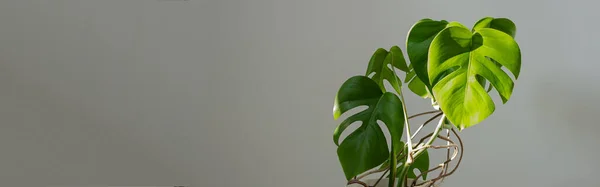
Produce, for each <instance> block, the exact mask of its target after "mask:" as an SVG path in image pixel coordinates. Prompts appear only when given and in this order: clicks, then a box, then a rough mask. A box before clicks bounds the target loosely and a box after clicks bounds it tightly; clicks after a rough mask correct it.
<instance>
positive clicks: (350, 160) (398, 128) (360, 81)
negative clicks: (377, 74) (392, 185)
mask: <svg viewBox="0 0 600 187" xmlns="http://www.w3.org/2000/svg"><path fill="white" fill-rule="evenodd" d="M359 106H368V108H367V109H365V110H363V111H360V112H358V113H356V114H354V115H352V116H350V117H348V118H346V119H345V120H344V121H343V122H342V123H341V124H340V125H339V126H338V127H337V128H336V130H335V131H334V135H333V137H334V142H335V143H336V145H338V141H339V138H340V135H341V134H342V132H343V131H344V130H345V129H346V128H347V127H348V126H349V125H350V124H352V123H354V122H362V124H361V125H360V127H358V129H356V130H355V131H354V132H352V133H351V134H350V135H348V137H346V138H345V139H344V140H343V141H342V143H341V144H339V147H338V150H337V153H338V158H339V160H340V163H341V165H342V169H343V170H344V174H345V175H346V179H350V178H352V177H354V176H356V175H358V174H360V173H363V172H365V171H368V170H369V169H372V168H374V167H376V166H378V165H380V164H382V163H383V162H384V161H385V160H386V159H388V158H389V156H390V153H389V151H388V148H387V142H386V139H385V136H384V134H383V132H382V130H381V128H380V127H379V124H377V121H382V122H383V123H384V124H385V125H386V127H387V128H388V130H389V132H390V135H391V138H392V147H401V146H400V145H401V142H400V139H401V138H402V132H403V131H402V130H403V126H404V115H403V114H404V112H403V111H402V107H401V106H402V102H401V101H400V99H399V98H398V97H397V96H396V95H394V94H393V93H390V92H386V93H383V92H382V91H381V89H380V88H379V85H378V84H377V83H376V82H375V81H373V80H372V79H370V78H368V77H366V76H354V77H352V78H350V79H348V80H347V81H346V82H344V84H342V86H341V88H340V90H339V91H338V94H337V95H336V99H335V103H334V108H333V117H334V119H338V118H339V117H340V115H342V114H343V113H345V112H347V111H348V110H351V109H353V108H356V107H359ZM394 152H396V151H394Z"/></svg>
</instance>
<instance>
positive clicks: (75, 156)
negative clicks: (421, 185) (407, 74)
mask: <svg viewBox="0 0 600 187" xmlns="http://www.w3.org/2000/svg"><path fill="white" fill-rule="evenodd" d="M596 7H598V3H596V2H593V1H583V0H573V1H564V0H562V1H559V0H545V1H541V0H540V1H521V0H503V1H497V0H327V1H325V0H187V1H166V0H3V1H0V88H1V89H0V151H1V154H0V186H14V187H17V186H23V187H32V186H61V185H63V186H77V185H81V186H93V185H111V186H169V185H170V186H172V185H185V186H190V187H200V186H218V187H233V186H256V187H280V186H285V187H304V186H323V187H339V186H344V183H345V182H344V177H343V172H342V170H341V167H340V165H339V162H338V160H337V156H336V147H335V145H334V143H333V141H332V132H333V130H334V128H335V126H336V125H337V124H338V123H339V121H334V120H333V117H332V107H333V98H334V95H335V92H336V91H337V89H338V88H339V86H340V85H341V83H342V82H343V81H344V80H346V79H347V78H349V77H350V76H353V75H359V74H363V73H364V70H365V68H366V66H367V62H368V60H369V58H370V55H371V54H372V52H373V51H374V50H375V49H376V48H379V47H383V48H389V47H391V46H392V45H399V46H401V47H402V48H403V49H404V48H405V47H404V41H405V39H406V33H407V32H408V30H409V29H410V27H411V26H412V24H413V23H414V22H416V21H418V20H419V19H421V18H432V19H447V20H454V21H460V22H462V23H464V24H465V25H466V26H468V27H470V26H472V25H473V23H474V22H475V21H477V20H478V19H479V18H482V17H484V16H493V17H508V18H510V19H512V20H513V21H514V22H515V23H516V25H517V38H516V39H517V42H519V44H520V47H521V51H522V54H523V56H522V63H523V64H522V70H521V76H520V77H519V80H518V81H517V83H516V87H515V91H514V93H513V96H512V98H511V100H510V101H509V102H508V103H507V104H506V105H499V106H497V109H496V112H495V113H494V114H493V115H492V116H491V117H489V118H488V119H487V120H485V121H484V122H483V123H482V124H479V125H477V126H475V127H473V128H469V129H467V130H465V131H463V132H462V136H463V139H464V140H465V156H464V160H463V162H462V164H461V167H460V168H459V170H458V173H456V174H454V175H453V176H452V177H450V178H449V179H447V180H446V182H445V183H444V185H443V186H444V187H463V186H473V187H475V186H486V187H504V186H531V187H534V186H535V187H538V186H539V187H564V186H598V185H600V182H599V181H598V179H597V176H596V175H597V174H595V173H596V171H597V168H599V167H600V162H599V161H598V159H597V155H599V154H600V150H599V149H598V148H597V147H598V146H597V144H598V143H599V142H600V137H598V136H597V135H596V134H597V132H599V131H600V126H599V125H597V123H596V119H597V116H595V115H598V112H599V111H600V105H598V100H597V96H598V95H599V94H600V85H599V84H598V82H597V80H598V79H599V78H600V74H598V73H597V71H598V69H599V68H600V65H598V63H596V61H597V54H598V50H600V38H599V37H598V36H597V34H596V31H597V30H599V29H600V25H598V24H594V22H593V21H594V20H595V19H596V18H598V17H600V12H598V11H597V8H596ZM407 95H410V96H408V97H407V100H408V108H409V111H408V112H409V114H415V113H417V112H420V111H426V110H429V101H427V100H423V99H419V98H417V97H416V96H414V95H412V94H408V92H407Z"/></svg>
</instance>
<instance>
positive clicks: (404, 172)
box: [398, 114, 446, 186]
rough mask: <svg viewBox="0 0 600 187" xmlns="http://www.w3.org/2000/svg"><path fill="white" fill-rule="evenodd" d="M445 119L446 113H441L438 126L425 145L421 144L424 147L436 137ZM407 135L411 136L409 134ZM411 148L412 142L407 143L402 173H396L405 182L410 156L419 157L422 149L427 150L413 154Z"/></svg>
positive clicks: (429, 144)
mask: <svg viewBox="0 0 600 187" xmlns="http://www.w3.org/2000/svg"><path fill="white" fill-rule="evenodd" d="M445 119H446V115H445V114H442V118H441V119H440V122H439V123H438V126H437V127H436V128H435V131H434V132H433V133H431V137H430V138H429V140H428V141H427V143H425V145H423V146H425V147H429V146H431V144H432V143H433V142H434V140H435V139H436V138H437V137H438V134H439V133H440V131H441V130H442V127H443V126H444V120H445ZM409 137H411V136H410V135H409ZM408 140H410V138H408ZM412 148H413V147H412V144H409V146H408V150H409V151H408V152H407V158H406V160H407V161H406V162H404V164H403V165H402V173H400V175H398V177H401V179H402V180H401V181H400V182H402V181H404V182H406V181H405V180H406V174H407V173H408V168H409V167H410V165H411V164H412V162H409V161H408V160H409V159H411V158H413V157H419V156H420V155H421V154H422V153H423V151H425V150H427V149H426V148H425V149H419V150H418V151H417V152H416V153H414V155H413V152H412ZM411 161H412V160H411ZM404 186H406V184H405V185H404Z"/></svg>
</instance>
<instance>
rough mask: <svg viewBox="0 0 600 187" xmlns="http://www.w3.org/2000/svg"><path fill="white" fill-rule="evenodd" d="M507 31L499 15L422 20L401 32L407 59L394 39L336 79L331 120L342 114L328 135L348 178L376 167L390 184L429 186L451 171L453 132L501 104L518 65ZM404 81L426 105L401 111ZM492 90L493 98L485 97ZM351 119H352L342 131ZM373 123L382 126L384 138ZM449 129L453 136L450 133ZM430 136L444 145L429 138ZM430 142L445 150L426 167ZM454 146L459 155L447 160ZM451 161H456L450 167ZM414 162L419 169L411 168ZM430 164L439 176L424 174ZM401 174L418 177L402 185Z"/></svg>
mask: <svg viewBox="0 0 600 187" xmlns="http://www.w3.org/2000/svg"><path fill="white" fill-rule="evenodd" d="M515 34H516V27H515V24H514V23H513V22H512V21H511V20H509V19H507V18H493V17H485V18H482V19H480V20H479V21H477V22H476V23H475V24H474V26H473V28H471V29H469V28H467V27H466V26H464V25H462V24H461V23H459V22H455V21H452V22H448V21H445V20H433V19H422V20H420V21H418V22H416V23H415V24H414V25H413V26H412V28H411V29H410V31H409V33H408V36H407V40H406V51H407V54H408V59H405V57H404V54H403V52H402V50H401V48H400V47H398V46H393V47H391V48H388V49H384V48H379V49H377V50H375V52H374V53H373V55H372V56H371V58H370V61H369V63H368V66H367V71H366V73H365V74H364V75H356V76H353V77H350V78H349V79H348V80H346V81H345V82H343V84H342V85H341V87H340V88H339V91H338V92H337V95H336V96H335V102H334V107H333V116H334V119H336V120H338V119H339V118H341V115H343V114H344V116H345V117H344V119H343V120H341V123H340V124H339V125H338V126H337V128H336V129H335V131H334V133H333V139H334V143H335V144H336V145H337V146H338V148H337V154H338V158H339V161H340V164H341V166H342V170H343V172H344V174H345V177H346V179H347V180H348V183H356V184H362V185H363V186H368V185H367V184H365V183H364V182H362V181H361V179H362V178H364V177H365V176H368V175H371V174H380V177H379V178H380V179H381V178H384V177H385V178H386V179H388V180H387V181H389V184H388V186H390V187H392V186H400V187H404V186H415V185H434V184H436V182H440V181H441V180H443V179H444V178H445V177H447V176H448V175H450V174H452V173H453V172H454V171H455V170H456V168H457V167H458V164H459V163H460V160H461V159H462V150H463V148H462V140H461V139H460V137H459V133H458V132H460V131H462V130H464V129H466V128H469V127H472V126H473V125H477V124H479V123H481V122H482V121H484V120H485V119H486V118H487V117H489V116H490V115H491V114H492V113H493V112H494V110H495V107H496V104H497V103H502V104H504V103H506V102H507V101H508V100H509V99H510V97H511V95H512V91H513V88H514V81H515V80H516V79H517V78H518V77H519V73H520V67H521V52H520V49H519V46H518V44H517V42H516V41H515V39H514V38H515ZM407 61H408V62H410V63H407ZM401 75H404V76H403V78H401V77H400V76H401ZM403 80H404V81H403ZM385 82H387V83H389V85H390V86H391V89H388V88H387V87H386V86H385ZM404 86H407V87H408V88H409V90H410V91H411V92H413V93H414V94H416V95H418V96H420V97H422V98H425V99H429V100H431V103H432V107H433V109H434V110H433V111H428V112H423V113H418V114H415V115H412V116H409V115H408V113H407V108H406V105H405V102H404V95H403V94H404V93H403V91H402V87H404ZM494 92H496V93H498V95H499V97H500V99H501V102H497V103H495V102H494V101H493V100H492V97H491V95H490V94H494ZM364 106H366V108H365V107H364ZM359 107H360V108H359ZM353 109H355V110H353ZM350 110H353V111H358V112H355V113H354V112H353V113H349V112H348V111H350ZM345 113H348V114H345ZM427 115H430V116H431V117H430V118H429V119H428V120H427V121H426V122H425V123H423V124H420V126H418V129H417V130H416V131H411V128H414V127H417V126H411V124H410V119H411V118H415V117H419V116H427ZM438 118H439V121H438V123H437V126H436V127H435V129H434V130H433V132H431V133H429V134H427V135H425V136H424V137H423V138H422V139H421V140H419V141H417V140H416V139H414V138H415V134H417V133H419V131H420V130H421V128H422V127H423V126H425V125H427V124H428V123H430V122H432V121H434V120H435V119H438ZM353 123H359V124H360V125H359V126H358V128H356V129H355V130H352V131H351V132H350V133H349V135H348V136H346V137H344V138H342V137H341V134H342V133H343V132H345V131H348V127H349V126H350V125H351V124H353ZM380 124H381V125H384V126H385V127H386V128H385V129H387V131H389V135H390V136H389V138H390V141H389V142H390V145H388V142H387V139H386V136H385V135H384V134H385V133H384V130H383V129H382V128H381V127H382V126H380ZM442 131H446V135H445V136H444V135H443V133H442ZM457 131H458V132H457ZM451 132H452V134H453V137H454V138H457V139H458V141H456V140H452V139H451V138H450V133H451ZM436 140H438V141H443V142H445V143H446V144H445V145H434V144H433V143H434V142H435V141H436ZM388 147H389V148H388ZM432 149H441V150H446V151H447V152H448V153H447V155H448V156H447V157H448V160H446V161H444V162H442V163H441V164H439V165H437V167H433V168H430V165H431V164H430V160H429V154H428V151H429V150H432ZM451 152H452V154H450V153H451ZM458 152H460V158H459V159H455V158H456V157H457V155H458ZM453 160H458V164H455V165H456V166H455V167H454V168H453V169H450V167H449V163H450V162H451V161H453ZM415 169H417V170H418V171H419V173H420V174H418V175H416V174H415V172H414V170H415ZM436 170H437V172H438V173H439V175H437V177H435V178H432V179H427V177H428V174H430V173H431V172H432V171H436ZM381 173H383V174H381ZM430 175H431V174H430ZM430 177H431V176H430ZM408 179H418V180H420V181H424V182H422V183H421V184H417V180H412V181H413V182H412V183H410V184H409V183H408V182H407V181H408Z"/></svg>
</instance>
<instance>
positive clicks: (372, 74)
mask: <svg viewBox="0 0 600 187" xmlns="http://www.w3.org/2000/svg"><path fill="white" fill-rule="evenodd" d="M375 74H377V72H371V73H369V75H367V77H369V78H373V76H375Z"/></svg>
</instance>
